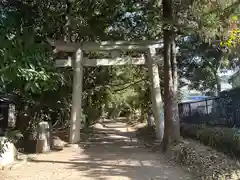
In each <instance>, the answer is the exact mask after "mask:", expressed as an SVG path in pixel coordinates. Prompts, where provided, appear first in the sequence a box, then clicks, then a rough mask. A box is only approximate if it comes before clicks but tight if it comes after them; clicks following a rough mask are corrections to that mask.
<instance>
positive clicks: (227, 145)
mask: <svg viewBox="0 0 240 180" xmlns="http://www.w3.org/2000/svg"><path fill="white" fill-rule="evenodd" d="M239 132H240V130H239V129H237V128H225V127H209V126H205V125H195V124H184V123H182V124H181V134H182V136H184V137H190V138H194V139H197V140H199V141H200V142H202V143H203V144H206V145H208V146H211V147H215V148H217V149H219V150H221V151H224V152H227V153H230V154H232V153H233V154H234V155H236V156H238V154H239V152H240V141H239V140H240V133H239Z"/></svg>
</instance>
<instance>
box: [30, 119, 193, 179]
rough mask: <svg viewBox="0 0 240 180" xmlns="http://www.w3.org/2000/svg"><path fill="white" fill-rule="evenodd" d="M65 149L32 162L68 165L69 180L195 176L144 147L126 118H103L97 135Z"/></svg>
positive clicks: (57, 166) (188, 177)
mask: <svg viewBox="0 0 240 180" xmlns="http://www.w3.org/2000/svg"><path fill="white" fill-rule="evenodd" d="M64 151H65V150H64ZM64 151H63V152H62V153H59V154H58V156H57V155H55V158H56V159H53V157H52V158H49V157H48V156H47V155H46V156H45V157H40V156H39V157H38V158H37V159H35V160H32V163H33V164H45V166H46V167H49V168H50V166H55V167H56V168H63V167H64V168H65V169H67V172H70V171H71V175H69V176H67V177H64V179H67V180H75V179H76V180H77V179H94V180H114V179H117V180H125V179H132V180H151V179H158V180H164V179H169V180H180V179H183V180H187V179H191V178H190V175H189V174H188V173H187V172H185V171H183V170H182V169H181V168H180V167H178V166H177V165H176V167H175V166H173V165H172V164H170V163H168V162H167V161H165V160H164V158H163V156H162V155H161V154H159V153H158V154H157V153H154V152H150V151H149V150H148V149H146V148H144V147H143V146H142V145H141V144H140V143H139V142H138V141H137V139H136V137H135V132H134V131H132V130H131V129H129V128H128V127H127V125H126V124H125V123H124V120H122V119H120V120H116V121H109V120H105V121H103V122H102V127H99V128H96V129H95V130H94V136H91V137H89V138H88V139H87V140H85V141H84V142H81V143H80V144H79V147H78V148H69V149H67V150H66V152H65V156H66V157H65V158H64ZM66 154H67V155H66ZM77 177H78V178H77ZM52 179H54V178H52ZM59 179H61V178H60V177H59Z"/></svg>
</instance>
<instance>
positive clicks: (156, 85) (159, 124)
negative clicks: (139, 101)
mask: <svg viewBox="0 0 240 180" xmlns="http://www.w3.org/2000/svg"><path fill="white" fill-rule="evenodd" d="M154 57H156V49H155V48H149V49H148V51H147V55H146V56H145V58H146V62H147V64H148V74H149V77H150V82H151V98H152V111H153V116H154V119H155V126H156V139H157V140H158V141H160V142H161V141H162V140H163V135H164V119H162V117H161V114H160V111H162V97H161V89H160V78H159V72H158V65H157V62H156V61H155V60H154Z"/></svg>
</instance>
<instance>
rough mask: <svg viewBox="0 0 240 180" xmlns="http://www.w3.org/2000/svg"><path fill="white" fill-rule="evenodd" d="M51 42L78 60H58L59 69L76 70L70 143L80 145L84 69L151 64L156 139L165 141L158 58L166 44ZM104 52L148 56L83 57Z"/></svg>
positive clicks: (153, 42) (157, 42) (149, 68)
mask: <svg viewBox="0 0 240 180" xmlns="http://www.w3.org/2000/svg"><path fill="white" fill-rule="evenodd" d="M48 42H49V43H50V44H51V45H52V46H54V47H55V48H56V49H55V50H56V51H64V52H72V53H75V56H74V58H68V59H57V60H56V62H55V65H56V66H57V67H67V66H70V67H73V71H74V72H73V92H72V109H71V119H70V133H69V143H72V144H75V143H78V142H79V141H80V126H81V122H80V118H81V113H82V112H81V105H82V83H83V82H82V81H83V67H84V66H117V65H127V64H135V65H140V64H147V65H148V70H149V77H150V80H151V98H152V110H153V115H154V118H155V125H156V137H157V139H158V140H161V138H162V135H163V127H164V120H163V119H161V118H162V117H160V110H161V104H162V98H161V91H160V79H159V73H158V65H157V63H162V62H163V58H162V56H157V54H156V49H157V48H162V47H163V42H162V40H160V41H146V40H144V41H137V42H128V41H115V42H101V43H95V42H84V43H66V42H63V41H55V40H51V39H48ZM84 51H86V52H100V51H105V52H106V51H108V52H109V51H110V52H117V51H140V52H145V53H146V54H145V55H142V56H141V57H140V58H133V57H120V56H119V55H117V54H115V55H114V56H115V57H112V58H104V59H88V58H85V57H83V52H84Z"/></svg>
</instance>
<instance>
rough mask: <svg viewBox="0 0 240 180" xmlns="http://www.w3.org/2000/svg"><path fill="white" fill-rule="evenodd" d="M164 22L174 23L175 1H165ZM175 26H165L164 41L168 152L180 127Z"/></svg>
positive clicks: (165, 133)
mask: <svg viewBox="0 0 240 180" xmlns="http://www.w3.org/2000/svg"><path fill="white" fill-rule="evenodd" d="M162 3H163V20H164V21H165V22H173V21H174V11H173V1H172V0H163V1H162ZM175 37H176V34H175V31H174V26H173V25H172V24H169V23H165V24H164V26H163V39H164V122H165V128H164V139H163V150H164V151H166V150H167V149H168V147H169V145H170V144H171V143H172V142H174V141H179V138H180V127H179V117H178V106H177V86H178V83H177V82H178V78H177V64H176V51H175V49H176V46H175Z"/></svg>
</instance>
